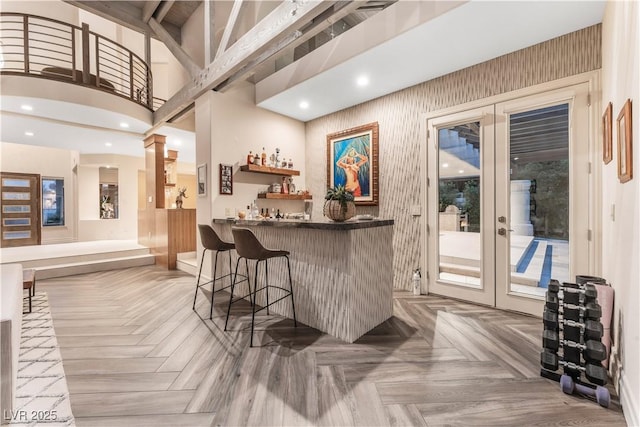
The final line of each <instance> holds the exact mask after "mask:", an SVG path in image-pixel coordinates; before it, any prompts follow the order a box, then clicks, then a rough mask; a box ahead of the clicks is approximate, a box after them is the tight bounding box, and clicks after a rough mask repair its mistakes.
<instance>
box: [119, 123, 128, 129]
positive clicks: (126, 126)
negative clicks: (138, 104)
mask: <svg viewBox="0 0 640 427" xmlns="http://www.w3.org/2000/svg"><path fill="white" fill-rule="evenodd" d="M120 127H121V128H128V127H129V123H125V122H122V123H120Z"/></svg>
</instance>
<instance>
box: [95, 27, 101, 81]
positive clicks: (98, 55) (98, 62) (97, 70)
mask: <svg viewBox="0 0 640 427" xmlns="http://www.w3.org/2000/svg"><path fill="white" fill-rule="evenodd" d="M95 39H96V48H95V50H96V87H100V35H98V34H96V35H95Z"/></svg>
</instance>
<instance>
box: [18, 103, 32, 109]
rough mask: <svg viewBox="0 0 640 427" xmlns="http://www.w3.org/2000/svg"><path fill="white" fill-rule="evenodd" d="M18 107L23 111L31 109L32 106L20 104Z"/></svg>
mask: <svg viewBox="0 0 640 427" xmlns="http://www.w3.org/2000/svg"><path fill="white" fill-rule="evenodd" d="M20 108H22V109H23V110H24V111H33V107H32V106H31V105H27V104H24V105H21V106H20Z"/></svg>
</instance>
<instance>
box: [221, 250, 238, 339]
mask: <svg viewBox="0 0 640 427" xmlns="http://www.w3.org/2000/svg"><path fill="white" fill-rule="evenodd" d="M240 259H241V258H238V261H237V262H236V271H235V273H234V274H233V282H231V296H230V297H229V308H227V320H225V321H224V330H225V331H226V330H227V325H228V324H229V313H231V303H232V302H233V290H234V288H235V287H236V278H237V277H238V266H239V265H240Z"/></svg>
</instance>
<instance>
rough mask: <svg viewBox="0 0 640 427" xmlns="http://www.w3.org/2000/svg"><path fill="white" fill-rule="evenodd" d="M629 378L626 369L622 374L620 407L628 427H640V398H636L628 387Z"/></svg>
mask: <svg viewBox="0 0 640 427" xmlns="http://www.w3.org/2000/svg"><path fill="white" fill-rule="evenodd" d="M626 378H627V376H626V375H625V372H624V369H623V370H622V372H620V383H619V384H620V388H619V390H620V406H622V413H623V414H624V419H625V421H626V422H627V425H628V426H640V413H638V409H639V408H638V406H637V404H638V402H639V401H640V396H634V395H633V392H632V390H631V388H630V387H629V385H628V381H625V379H626Z"/></svg>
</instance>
